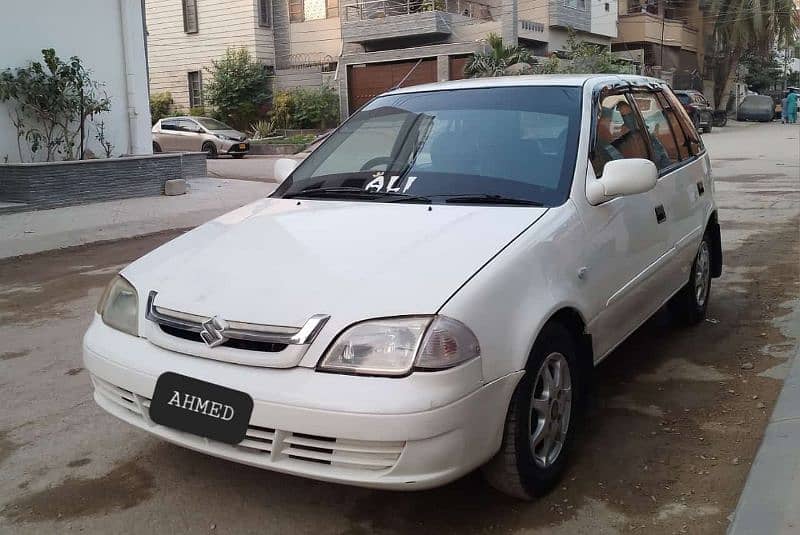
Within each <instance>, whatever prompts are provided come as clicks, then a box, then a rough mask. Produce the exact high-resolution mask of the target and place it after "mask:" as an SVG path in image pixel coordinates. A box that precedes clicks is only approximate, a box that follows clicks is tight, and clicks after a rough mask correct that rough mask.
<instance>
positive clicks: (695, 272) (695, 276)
mask: <svg viewBox="0 0 800 535" xmlns="http://www.w3.org/2000/svg"><path fill="white" fill-rule="evenodd" d="M709 297H711V240H710V239H709V237H708V234H705V235H704V236H703V241H701V242H700V247H699V248H698V249H697V254H696V255H695V257H694V262H692V271H691V274H690V275H689V282H687V283H686V286H684V287H683V288H682V289H681V290H680V291H679V292H678V293H677V294H675V297H673V298H672V299H671V300H670V302H669V309H670V311H671V312H672V315H673V317H674V318H675V319H676V320H677V321H678V323H681V324H683V325H696V324H698V323H700V322H701V321H703V320H704V319H705V317H706V312H707V310H708V299H709Z"/></svg>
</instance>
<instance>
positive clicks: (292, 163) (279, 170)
mask: <svg viewBox="0 0 800 535" xmlns="http://www.w3.org/2000/svg"><path fill="white" fill-rule="evenodd" d="M298 165H299V164H298V162H297V160H293V159H291V158H281V159H279V160H278V161H276V162H275V178H276V179H277V180H278V182H283V181H284V180H286V177H288V176H289V175H291V174H292V171H294V169H295V167H297V166H298Z"/></svg>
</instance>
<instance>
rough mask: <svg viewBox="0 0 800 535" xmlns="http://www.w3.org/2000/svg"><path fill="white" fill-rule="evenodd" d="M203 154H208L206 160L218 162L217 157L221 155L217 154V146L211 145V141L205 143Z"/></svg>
mask: <svg viewBox="0 0 800 535" xmlns="http://www.w3.org/2000/svg"><path fill="white" fill-rule="evenodd" d="M195 146H197V145H195ZM203 152H205V153H206V158H208V159H209V160H216V159H217V156H218V155H219V154H218V153H217V146H216V145H214V144H213V143H211V142H210V141H206V142H205V143H203Z"/></svg>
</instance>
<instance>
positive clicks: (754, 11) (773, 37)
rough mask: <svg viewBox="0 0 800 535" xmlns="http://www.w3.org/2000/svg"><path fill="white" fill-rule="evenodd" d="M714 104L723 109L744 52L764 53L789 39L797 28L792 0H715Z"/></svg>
mask: <svg viewBox="0 0 800 535" xmlns="http://www.w3.org/2000/svg"><path fill="white" fill-rule="evenodd" d="M711 10H712V16H713V17H714V18H715V23H714V54H713V56H712V57H707V58H706V61H712V62H713V65H714V103H715V105H716V108H717V109H718V110H724V109H726V107H727V105H728V96H729V95H730V92H731V87H732V84H733V81H734V80H733V78H734V77H733V74H734V73H735V72H736V69H737V67H738V66H739V61H740V60H741V59H742V56H743V55H744V53H745V51H748V50H751V51H754V52H756V53H761V54H766V53H767V52H768V51H769V50H770V49H771V48H772V47H773V46H774V45H775V44H776V42H777V43H779V44H785V43H790V42H792V37H793V35H794V33H795V32H796V31H797V27H798V13H797V8H796V7H795V4H794V1H793V0H764V1H758V2H753V1H752V0H714V3H713V4H712V7H711Z"/></svg>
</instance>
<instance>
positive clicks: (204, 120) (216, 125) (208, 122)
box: [194, 117, 234, 130]
mask: <svg viewBox="0 0 800 535" xmlns="http://www.w3.org/2000/svg"><path fill="white" fill-rule="evenodd" d="M194 120H195V121H197V122H198V123H200V124H201V125H202V126H203V127H204V128H205V129H206V130H234V129H233V128H231V127H230V126H228V125H226V124H225V123H221V122H219V121H217V120H216V119H210V118H208V117H195V118H194Z"/></svg>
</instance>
